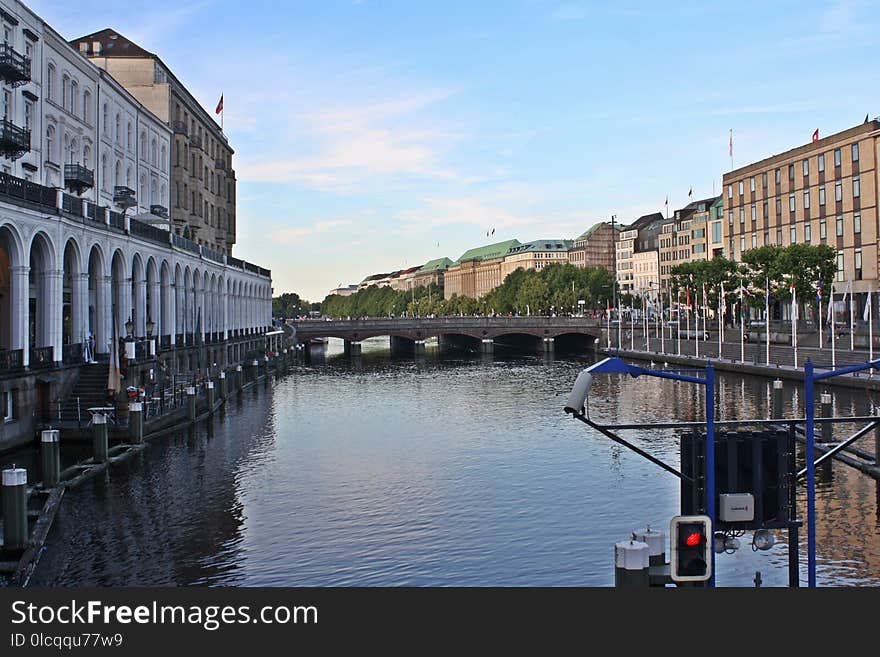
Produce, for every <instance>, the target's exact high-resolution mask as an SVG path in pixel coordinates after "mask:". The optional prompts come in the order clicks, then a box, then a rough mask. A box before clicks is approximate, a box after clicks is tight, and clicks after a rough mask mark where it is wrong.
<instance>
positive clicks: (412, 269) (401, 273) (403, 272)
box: [399, 265, 421, 276]
mask: <svg viewBox="0 0 880 657" xmlns="http://www.w3.org/2000/svg"><path fill="white" fill-rule="evenodd" d="M419 269H421V266H420V265H416V266H415V267H410V268H409V269H404V270H403V271H401V272H399V274H400V275H401V276H406V275H407V274H412V273H414V272H417V271H418V270H419Z"/></svg>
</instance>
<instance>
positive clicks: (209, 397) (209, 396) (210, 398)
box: [207, 381, 214, 414]
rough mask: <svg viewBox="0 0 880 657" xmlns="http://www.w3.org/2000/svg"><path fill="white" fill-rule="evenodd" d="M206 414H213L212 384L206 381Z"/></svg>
mask: <svg viewBox="0 0 880 657" xmlns="http://www.w3.org/2000/svg"><path fill="white" fill-rule="evenodd" d="M207 385H208V413H211V414H213V413H214V382H213V381H208V384H207Z"/></svg>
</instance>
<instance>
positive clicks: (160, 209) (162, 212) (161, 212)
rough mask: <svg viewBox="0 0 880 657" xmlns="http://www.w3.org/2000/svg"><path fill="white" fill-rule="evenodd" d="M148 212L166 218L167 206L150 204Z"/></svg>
mask: <svg viewBox="0 0 880 657" xmlns="http://www.w3.org/2000/svg"><path fill="white" fill-rule="evenodd" d="M150 214H154V215H156V216H157V217H162V218H163V219H167V218H168V208H166V207H165V206H164V205H151V206H150Z"/></svg>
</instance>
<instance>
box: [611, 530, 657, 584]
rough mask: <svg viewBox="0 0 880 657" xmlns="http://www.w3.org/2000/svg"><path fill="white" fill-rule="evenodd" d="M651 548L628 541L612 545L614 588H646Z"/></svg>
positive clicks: (644, 544)
mask: <svg viewBox="0 0 880 657" xmlns="http://www.w3.org/2000/svg"><path fill="white" fill-rule="evenodd" d="M650 552H651V548H650V547H649V546H648V544H647V543H642V542H641V541H636V540H629V541H620V542H619V543H615V544H614V586H615V588H619V589H632V588H648V587H649V586H650V585H651V579H650V564H651V557H650Z"/></svg>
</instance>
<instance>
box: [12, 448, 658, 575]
mask: <svg viewBox="0 0 880 657" xmlns="http://www.w3.org/2000/svg"><path fill="white" fill-rule="evenodd" d="M0 478H2V484H3V486H2V488H3V491H2V495H0V497H2V498H3V548H4V550H6V551H9V552H21V551H22V550H24V549H25V548H27V544H28V519H27V470H25V469H24V468H16V467H15V466H14V465H13V466H12V467H11V468H8V469H6V470H3V473H2V476H0ZM647 547H648V546H647V545H646V546H645V559H647V554H648V552H647Z"/></svg>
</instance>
